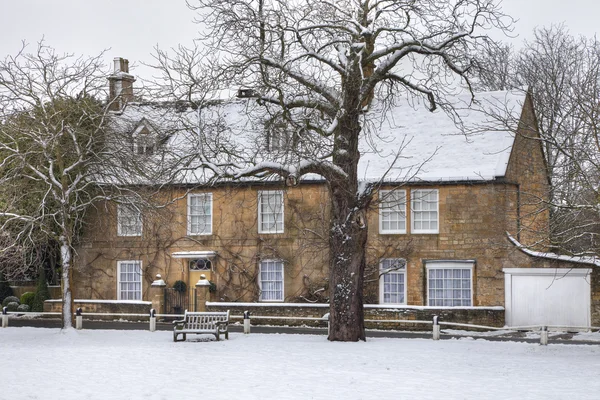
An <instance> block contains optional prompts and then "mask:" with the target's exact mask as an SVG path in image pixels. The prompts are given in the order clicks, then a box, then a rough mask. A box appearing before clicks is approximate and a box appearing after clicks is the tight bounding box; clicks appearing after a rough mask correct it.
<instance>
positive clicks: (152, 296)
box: [148, 274, 167, 314]
mask: <svg viewBox="0 0 600 400" xmlns="http://www.w3.org/2000/svg"><path fill="white" fill-rule="evenodd" d="M166 287H167V284H166V283H165V281H164V280H163V279H162V276H160V274H156V279H155V280H154V282H152V285H151V286H150V289H148V299H149V300H150V301H151V302H152V308H154V309H155V310H156V313H157V314H164V313H165V288H166Z"/></svg>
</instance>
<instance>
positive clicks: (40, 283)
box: [31, 270, 50, 312]
mask: <svg viewBox="0 0 600 400" xmlns="http://www.w3.org/2000/svg"><path fill="white" fill-rule="evenodd" d="M49 298H50V290H48V281H47V280H46V273H45V272H44V270H40V274H39V276H38V279H37V286H36V288H35V297H34V298H33V304H32V307H31V311H35V312H43V311H44V302H45V301H46V300H48V299H49Z"/></svg>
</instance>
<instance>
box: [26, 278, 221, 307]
mask: <svg viewBox="0 0 600 400" xmlns="http://www.w3.org/2000/svg"><path fill="white" fill-rule="evenodd" d="M208 283H209V284H210V286H209V287H208V291H209V292H210V293H217V285H215V283H214V282H212V281H208ZM21 303H22V302H21Z"/></svg>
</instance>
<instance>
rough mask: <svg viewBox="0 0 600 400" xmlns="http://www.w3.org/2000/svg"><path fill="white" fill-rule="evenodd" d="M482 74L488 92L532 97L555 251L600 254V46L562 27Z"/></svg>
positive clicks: (505, 52)
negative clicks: (504, 91) (546, 177)
mask: <svg viewBox="0 0 600 400" xmlns="http://www.w3.org/2000/svg"><path fill="white" fill-rule="evenodd" d="M484 58H485V60H486V62H485V65H487V66H488V68H487V69H485V68H482V69H479V70H477V75H478V78H477V81H478V83H477V84H476V86H477V87H478V88H482V89H486V90H497V89H506V88H515V89H517V88H522V89H524V90H525V89H528V90H530V93H531V95H532V99H533V102H534V107H535V111H536V116H537V121H538V125H539V132H540V136H541V140H542V143H543V146H544V150H545V157H546V163H547V167H548V173H549V176H550V179H551V181H552V192H551V195H550V199H549V202H546V203H545V204H544V205H545V206H546V207H549V208H550V210H551V235H552V238H551V239H552V245H553V246H554V247H555V248H556V250H557V251H559V252H564V253H568V254H572V255H594V254H599V252H600V243H599V241H598V235H599V234H600V213H599V212H598V198H599V197H598V196H599V195H600V192H599V191H598V184H597V182H598V178H599V177H600V169H599V168H600V164H599V161H600V138H599V137H598V134H599V132H598V122H597V121H598V116H599V115H598V112H599V111H600V108H599V106H598V99H599V98H600V87H599V84H600V42H598V41H597V39H596V38H591V39H590V38H586V37H575V36H573V35H571V34H570V33H569V31H568V29H567V28H566V27H565V26H564V25H552V26H550V27H542V28H538V29H535V30H534V38H533V40H532V41H530V42H525V43H524V47H523V48H522V49H521V50H520V51H518V52H515V51H514V50H513V49H512V47H510V46H499V47H497V48H492V49H491V51H490V52H489V53H487V55H486V56H485V57H484Z"/></svg>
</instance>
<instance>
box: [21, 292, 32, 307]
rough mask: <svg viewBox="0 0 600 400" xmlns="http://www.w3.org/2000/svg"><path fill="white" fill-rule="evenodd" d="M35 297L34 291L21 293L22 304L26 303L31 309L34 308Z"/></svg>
mask: <svg viewBox="0 0 600 400" xmlns="http://www.w3.org/2000/svg"><path fill="white" fill-rule="evenodd" d="M34 299H35V293H34V292H25V293H23V294H22V295H21V304H26V305H28V306H29V309H31V308H33V301H34Z"/></svg>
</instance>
